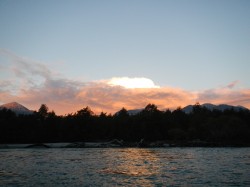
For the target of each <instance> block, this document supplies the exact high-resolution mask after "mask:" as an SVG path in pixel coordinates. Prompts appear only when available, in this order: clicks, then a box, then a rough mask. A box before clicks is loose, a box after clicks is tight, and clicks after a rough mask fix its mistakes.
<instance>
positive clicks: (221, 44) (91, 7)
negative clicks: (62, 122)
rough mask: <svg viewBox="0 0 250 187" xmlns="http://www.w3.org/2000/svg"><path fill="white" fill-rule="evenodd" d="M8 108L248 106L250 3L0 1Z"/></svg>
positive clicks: (0, 77)
mask: <svg viewBox="0 0 250 187" xmlns="http://www.w3.org/2000/svg"><path fill="white" fill-rule="evenodd" d="M0 28H1V29H0V104H4V103H8V102H12V101H16V102H19V103H21V104H23V105H24V106H26V107H28V108H30V109H33V110H38V108H39V107H40V105H41V104H46V105H47V106H48V107H49V108H50V109H51V110H54V111H55V112H56V113H57V114H60V115H63V114H67V113H74V112H76V111H77V110H79V109H81V108H83V107H86V106H89V107H90V108H91V109H92V110H93V111H94V112H97V113H98V112H101V111H104V112H110V113H114V112H116V111H118V110H119V109H121V108H122V107H125V108H127V109H136V108H143V107H145V106H146V105H147V104H148V103H154V104H156V105H157V106H158V107H159V108H160V109H167V108H170V109H174V108H177V107H179V106H181V107H185V106H186V105H188V104H195V103H196V102H199V103H213V104H221V103H225V104H231V105H242V106H245V107H248V108H250V81H249V80H250V34H249V33H250V1H248V0H220V1H217V0H202V1H200V0H188V1H186V0H127V1H118V0H107V1H102V0H99V1H98V0H79V1H78V0H72V1H68V0H67V1H66V0H52V1H51V0H43V1H38V0H22V1H18V0H9V1H7V0H0Z"/></svg>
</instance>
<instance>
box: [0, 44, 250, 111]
mask: <svg viewBox="0 0 250 187" xmlns="http://www.w3.org/2000/svg"><path fill="white" fill-rule="evenodd" d="M0 57H1V58H0V60H1V66H0V73H1V75H2V76H1V80H0V103H1V104H3V103H7V102H12V101H17V102H19V103H21V104H23V105H25V106H27V107H28V108H30V109H33V110H38V108H39V107H40V105H41V104H42V103H44V104H47V105H48V107H49V108H50V109H51V110H52V109H53V110H54V111H55V112H56V113H57V114H60V115H63V114H68V113H71V112H72V113H74V112H76V111H77V110H79V109H81V108H83V107H86V106H89V107H90V108H91V109H92V110H93V111H94V112H95V113H99V112H101V111H104V112H108V113H114V112H116V111H118V110H120V109H121V108H122V107H125V108H127V109H138V108H144V107H145V106H146V105H147V104H148V103H154V104H156V105H157V106H158V107H159V108H160V109H167V108H169V109H175V108H177V107H179V106H180V107H184V106H186V105H188V104H194V103H196V102H200V103H214V104H221V103H224V104H231V105H242V106H245V107H247V108H250V89H235V86H236V84H238V82H239V81H234V82H232V83H229V84H228V85H226V86H224V87H220V88H214V89H209V90H203V91H198V92H197V91H186V90H183V89H180V88H174V87H159V86H156V85H155V84H154V83H153V81H152V80H150V79H147V78H128V77H125V78H124V77H123V78H119V77H116V78H111V79H110V80H100V81H93V82H85V81H76V80H71V79H68V78H63V77H59V76H57V74H56V73H54V72H53V71H52V70H51V69H49V68H48V67H46V66H45V65H43V64H42V63H41V62H37V61H34V60H30V59H26V58H22V57H19V56H17V55H15V54H13V53H11V52H9V51H7V50H4V49H1V50H0ZM3 75H4V76H3ZM114 80H115V81H116V82H115V83H114ZM117 81H118V83H117ZM119 81H122V82H121V83H120V82H119ZM124 81H125V83H124ZM140 81H145V86H142V87H140V86H133V85H140V83H141V82H140ZM111 83H112V84H111ZM124 84H125V85H124ZM126 85H128V86H126ZM129 85H132V86H131V87H129Z"/></svg>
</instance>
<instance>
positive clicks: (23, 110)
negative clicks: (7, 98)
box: [0, 102, 33, 115]
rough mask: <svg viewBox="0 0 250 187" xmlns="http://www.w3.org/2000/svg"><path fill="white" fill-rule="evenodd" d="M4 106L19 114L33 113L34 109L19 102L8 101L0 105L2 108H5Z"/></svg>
mask: <svg viewBox="0 0 250 187" xmlns="http://www.w3.org/2000/svg"><path fill="white" fill-rule="evenodd" d="M4 108H6V109H8V110H11V111H13V112H15V113H16V114H17V115H20V114H22V115H30V114H32V113H33V111H31V110H29V109H28V108H26V107H25V106H23V105H21V104H19V103H17V102H11V103H6V104H3V105H1V106H0V109H4Z"/></svg>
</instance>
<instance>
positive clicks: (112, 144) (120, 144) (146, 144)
mask: <svg viewBox="0 0 250 187" xmlns="http://www.w3.org/2000/svg"><path fill="white" fill-rule="evenodd" d="M116 147H117V148H129V147H131V148H133V147H135V148H157V147H159V148H160V147H250V144H249V143H245V142H206V141H200V140H193V141H145V140H144V139H141V140H140V141H138V142H125V141H123V140H117V139H114V140H112V141H106V142H60V143H30V144H28V143H27V144H0V149H18V148H116Z"/></svg>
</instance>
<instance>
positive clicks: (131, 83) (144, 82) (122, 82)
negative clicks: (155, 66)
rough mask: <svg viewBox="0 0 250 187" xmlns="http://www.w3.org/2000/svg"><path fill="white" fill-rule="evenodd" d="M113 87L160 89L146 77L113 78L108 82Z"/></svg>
mask: <svg viewBox="0 0 250 187" xmlns="http://www.w3.org/2000/svg"><path fill="white" fill-rule="evenodd" d="M108 84H109V85H111V86H123V87H125V88H159V86H156V85H155V84H154V82H153V81H152V80H150V79H148V78H144V77H135V78H129V77H113V78H112V79H110V80H109V81H108Z"/></svg>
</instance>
